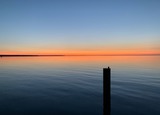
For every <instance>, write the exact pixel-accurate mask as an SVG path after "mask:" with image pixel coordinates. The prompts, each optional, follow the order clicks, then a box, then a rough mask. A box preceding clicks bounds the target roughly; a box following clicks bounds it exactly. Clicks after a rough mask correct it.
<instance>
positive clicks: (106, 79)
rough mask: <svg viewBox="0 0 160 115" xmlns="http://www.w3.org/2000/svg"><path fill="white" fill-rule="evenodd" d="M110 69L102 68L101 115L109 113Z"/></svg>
mask: <svg viewBox="0 0 160 115" xmlns="http://www.w3.org/2000/svg"><path fill="white" fill-rule="evenodd" d="M110 100H111V69H110V68H109V67H108V68H103V115H110V113H111V101H110Z"/></svg>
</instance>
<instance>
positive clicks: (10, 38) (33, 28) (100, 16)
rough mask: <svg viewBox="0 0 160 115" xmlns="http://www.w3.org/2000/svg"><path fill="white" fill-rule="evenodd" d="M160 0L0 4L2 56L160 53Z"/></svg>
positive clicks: (3, 0)
mask: <svg viewBox="0 0 160 115" xmlns="http://www.w3.org/2000/svg"><path fill="white" fill-rule="evenodd" d="M159 6H160V1H159V0H0V17H1V18H0V52H2V53H3V52H16V51H17V52H18V51H22V52H23V51H24V52H25V51H27V50H28V51H32V50H33V51H36V50H42V51H43V50H50V51H53V52H54V50H73V49H74V50H101V49H106V50H107V49H108V48H109V49H116V50H118V49H124V50H125V49H130V48H131V47H132V48H131V49H134V48H135V49H138V48H137V47H139V48H142V49H145V48H146V50H150V49H152V50H156V51H158V50H160V47H159V46H160V44H159V43H160V7H159Z"/></svg>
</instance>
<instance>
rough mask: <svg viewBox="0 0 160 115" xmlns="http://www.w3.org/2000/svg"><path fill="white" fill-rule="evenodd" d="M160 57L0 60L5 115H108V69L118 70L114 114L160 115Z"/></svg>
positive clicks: (1, 101)
mask: <svg viewBox="0 0 160 115" xmlns="http://www.w3.org/2000/svg"><path fill="white" fill-rule="evenodd" d="M159 60H160V56H109V57H18V58H16V57H8V58H7V57H6V58H1V59H0V115H102V108H103V106H102V102H103V100H102V95H103V92H102V90H103V89H102V68H104V67H108V66H110V67H111V68H112V86H111V87H112V92H111V94H112V100H111V101H112V103H111V108H112V115H160V63H159Z"/></svg>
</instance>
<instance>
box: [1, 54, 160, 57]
mask: <svg viewBox="0 0 160 115" xmlns="http://www.w3.org/2000/svg"><path fill="white" fill-rule="evenodd" d="M35 56H160V54H88V55H87V54H79V55H78V54H77V55H76V54H74V55H73V54H70V55H69V54H66V55H65V54H57V55H54V54H50V55H47V54H46V55H45V54H39V55H38V54H0V57H35Z"/></svg>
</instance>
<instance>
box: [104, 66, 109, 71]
mask: <svg viewBox="0 0 160 115" xmlns="http://www.w3.org/2000/svg"><path fill="white" fill-rule="evenodd" d="M103 69H104V70H110V69H111V68H110V67H109V66H108V68H103Z"/></svg>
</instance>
